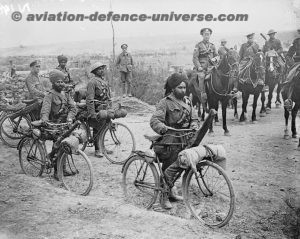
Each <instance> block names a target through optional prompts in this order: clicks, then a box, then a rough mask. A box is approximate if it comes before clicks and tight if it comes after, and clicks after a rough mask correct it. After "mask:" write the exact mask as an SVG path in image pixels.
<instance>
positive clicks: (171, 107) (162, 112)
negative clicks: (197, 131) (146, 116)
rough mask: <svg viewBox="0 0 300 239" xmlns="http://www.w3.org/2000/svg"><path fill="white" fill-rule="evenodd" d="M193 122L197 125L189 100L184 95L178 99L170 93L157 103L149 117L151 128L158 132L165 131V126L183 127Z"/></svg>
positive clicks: (187, 126) (196, 118)
mask: <svg viewBox="0 0 300 239" xmlns="http://www.w3.org/2000/svg"><path fill="white" fill-rule="evenodd" d="M195 124H196V125H198V117H197V115H196V112H195V110H194V109H193V107H192V104H191V102H190V100H189V99H188V98H187V97H185V98H184V100H183V101H180V100H178V99H176V98H175V96H174V95H173V94H172V93H171V94H170V95H168V96H167V97H165V98H163V99H162V100H161V101H160V102H159V103H158V105H157V106H156V111H155V112H154V114H153V115H152V117H151V119H150V126H151V128H152V129H153V130H154V131H155V132H156V133H158V134H161V133H162V132H163V131H165V129H166V126H169V127H173V128H182V129H184V128H189V127H190V126H192V125H195Z"/></svg>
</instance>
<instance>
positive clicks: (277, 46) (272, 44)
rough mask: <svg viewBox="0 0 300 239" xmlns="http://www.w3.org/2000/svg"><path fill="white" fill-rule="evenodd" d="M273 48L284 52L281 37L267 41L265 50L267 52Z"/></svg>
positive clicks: (278, 51)
mask: <svg viewBox="0 0 300 239" xmlns="http://www.w3.org/2000/svg"><path fill="white" fill-rule="evenodd" d="M271 49H274V50H275V51H276V52H277V53H278V54H280V53H282V51H283V49H282V45H281V41H280V40H279V39H274V40H271V39H269V40H268V41H266V43H265V45H264V46H263V52H264V53H266V52H267V51H269V50H271Z"/></svg>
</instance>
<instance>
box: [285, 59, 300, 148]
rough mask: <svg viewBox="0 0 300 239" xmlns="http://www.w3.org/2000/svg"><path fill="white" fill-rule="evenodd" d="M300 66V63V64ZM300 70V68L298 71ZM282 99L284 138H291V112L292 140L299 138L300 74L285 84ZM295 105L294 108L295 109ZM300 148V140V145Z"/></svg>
mask: <svg viewBox="0 0 300 239" xmlns="http://www.w3.org/2000/svg"><path fill="white" fill-rule="evenodd" d="M298 64H300V63H298ZM299 69H300V66H299V68H298V70H299ZM281 95H282V99H283V101H284V106H285V107H284V118H285V130H284V138H285V139H288V138H289V130H288V120H289V115H290V111H291V114H292V125H291V130H292V138H297V131H296V116H297V113H298V110H299V108H300V73H299V72H298V73H296V74H295V75H294V77H293V79H292V80H291V81H290V82H287V83H285V84H284V86H283V88H282V91H281ZM293 103H294V107H293ZM298 147H300V140H299V145H298Z"/></svg>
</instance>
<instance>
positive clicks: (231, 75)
mask: <svg viewBox="0 0 300 239" xmlns="http://www.w3.org/2000/svg"><path fill="white" fill-rule="evenodd" d="M224 58H225V60H226V64H227V65H228V66H229V71H227V72H226V73H223V72H222V71H219V73H220V75H221V76H224V77H228V78H229V79H230V78H233V79H236V78H237V75H238V74H237V73H238V71H239V70H238V61H236V62H234V63H233V64H230V63H229V61H228V53H227V54H226V56H225V57H224ZM234 66H237V67H235V68H234ZM210 83H211V88H212V90H213V92H214V93H215V94H216V95H219V96H223V97H234V96H236V93H233V92H230V93H227V92H228V91H229V86H230V81H229V80H228V84H227V90H226V93H225V94H222V93H219V92H217V91H216V89H215V88H214V85H213V80H212V76H211V77H210Z"/></svg>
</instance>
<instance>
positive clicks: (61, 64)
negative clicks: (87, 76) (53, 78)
mask: <svg viewBox="0 0 300 239" xmlns="http://www.w3.org/2000/svg"><path fill="white" fill-rule="evenodd" d="M57 60H58V66H57V67H56V68H55V69H57V70H60V71H61V72H63V73H64V74H65V78H64V83H66V84H73V81H72V80H71V76H70V72H69V69H68V68H67V67H66V65H67V62H68V58H67V57H66V56H64V55H59V56H58V57H57Z"/></svg>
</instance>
